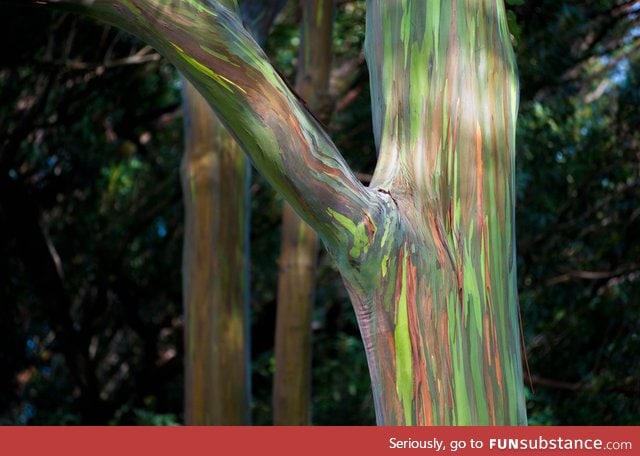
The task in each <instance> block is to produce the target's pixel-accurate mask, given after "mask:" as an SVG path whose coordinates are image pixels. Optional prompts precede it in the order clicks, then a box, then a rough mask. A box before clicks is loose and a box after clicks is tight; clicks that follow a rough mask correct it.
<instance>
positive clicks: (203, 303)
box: [181, 0, 284, 425]
mask: <svg viewBox="0 0 640 456" xmlns="http://www.w3.org/2000/svg"><path fill="white" fill-rule="evenodd" d="M283 5H284V1H282V0H274V1H271V2H265V1H263V0H261V1H254V0H246V1H244V2H242V9H241V10H242V13H243V14H242V17H243V22H244V23H245V24H246V25H247V27H249V29H250V31H251V32H252V33H253V35H254V36H255V38H256V40H257V41H258V42H260V43H264V41H265V40H266V37H267V31H268V30H269V28H270V25H271V23H272V22H273V20H274V18H275V16H277V14H278V12H279V11H280V9H281V8H282V6H283ZM183 83H184V89H183V99H184V102H183V109H184V114H185V117H184V118H185V140H186V141H185V153H184V156H183V159H182V166H181V174H182V186H183V198H184V207H185V241H184V253H183V266H182V269H183V275H182V276H183V279H182V289H183V296H184V298H183V299H184V309H185V315H184V318H185V341H184V343H185V356H186V357H185V382H184V392H185V415H184V419H185V423H186V424H194V425H209V424H213V425H216V424H219V425H240V424H249V423H250V422H251V409H250V399H251V397H250V396H251V388H250V383H251V382H250V380H251V364H250V358H249V355H250V352H249V340H250V339H249V334H250V332H249V329H250V321H249V318H250V316H249V209H250V206H249V185H250V175H251V174H250V168H249V162H248V160H247V159H246V158H245V156H244V153H243V152H242V150H241V149H240V147H239V146H238V144H237V143H236V142H235V140H234V139H233V138H232V137H231V135H230V134H229V133H228V132H227V130H226V129H225V127H224V126H223V124H222V123H221V122H220V121H219V120H218V118H217V117H216V116H215V114H214V113H213V111H212V110H211V108H210V107H209V106H208V104H207V102H206V100H204V98H202V96H201V95H200V94H199V93H198V92H197V91H196V90H195V89H194V88H193V86H192V85H191V84H190V83H189V82H188V81H186V80H184V82H183Z"/></svg>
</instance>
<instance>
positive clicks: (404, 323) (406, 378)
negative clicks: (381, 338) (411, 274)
mask: <svg viewBox="0 0 640 456" xmlns="http://www.w3.org/2000/svg"><path fill="white" fill-rule="evenodd" d="M402 262H403V264H402V285H401V289H400V296H398V304H397V308H398V312H397V314H396V328H395V331H394V336H393V339H394V343H395V346H396V389H397V393H398V395H399V396H400V400H401V401H402V407H403V409H404V421H405V424H407V425H411V424H413V412H412V400H413V381H412V372H411V371H412V359H411V338H410V337H409V317H408V314H407V305H408V303H407V257H406V256H405V257H403V258H402Z"/></svg>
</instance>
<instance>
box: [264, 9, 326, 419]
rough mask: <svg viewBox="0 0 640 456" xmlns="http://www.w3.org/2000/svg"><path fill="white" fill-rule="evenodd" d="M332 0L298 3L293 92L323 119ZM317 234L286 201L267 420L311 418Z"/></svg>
mask: <svg viewBox="0 0 640 456" xmlns="http://www.w3.org/2000/svg"><path fill="white" fill-rule="evenodd" d="M333 10H334V5H333V0H307V1H304V2H302V26H301V40H300V57H299V59H298V73H297V76H296V92H297V93H298V95H300V96H301V97H302V99H303V100H305V101H306V102H307V105H308V106H309V108H310V109H311V111H312V112H314V113H316V115H317V116H318V117H319V118H320V119H321V120H322V121H324V122H325V123H326V122H327V121H328V119H329V116H330V103H327V102H326V101H327V100H328V97H329V94H328V91H329V74H330V72H331V47H332V46H331V44H332V38H333V36H332V31H333ZM317 256H318V236H317V235H316V233H315V231H313V229H312V228H311V227H310V226H309V225H307V224H306V223H305V222H304V221H302V219H300V217H298V215H297V214H296V213H295V211H294V210H293V209H292V208H291V206H290V205H289V204H288V203H285V204H284V207H283V215H282V240H281V247H280V261H279V267H280V274H279V277H278V312H277V318H276V341H275V361H276V368H275V376H274V387H273V423H274V424H276V425H297V426H300V425H305V424H309V422H310V420H311V409H310V403H311V353H312V349H311V320H312V314H313V303H314V296H315V273H316V263H317Z"/></svg>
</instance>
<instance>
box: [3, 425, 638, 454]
mask: <svg viewBox="0 0 640 456" xmlns="http://www.w3.org/2000/svg"><path fill="white" fill-rule="evenodd" d="M407 452H408V454H423V455H431V454H433V455H438V454H442V455H452V454H453V455H477V456H481V455H539V454H543V455H544V454H549V455H556V454H557V455H560V454H562V455H567V456H569V455H598V454H609V455H611V456H613V455H639V454H640V428H638V427H475V426H473V427H421V428H417V427H0V455H20V456H22V455H24V456H31V455H34V456H36V455H37V456H47V455H58V454H59V455H65V456H75V455H78V456H80V455H81V456H101V455H104V456H127V455H136V456H143V455H152V456H163V455H167V456H169V455H171V456H183V455H185V456H200V455H202V456H205V455H206V456H210V455H252V456H254V455H278V456H286V455H296V456H298V455H301V456H313V455H322V456H337V455H343V454H345V455H350V456H351V455H353V456H356V455H360V454H364V455H367V456H369V455H378V454H384V455H389V454H395V455H399V454H407Z"/></svg>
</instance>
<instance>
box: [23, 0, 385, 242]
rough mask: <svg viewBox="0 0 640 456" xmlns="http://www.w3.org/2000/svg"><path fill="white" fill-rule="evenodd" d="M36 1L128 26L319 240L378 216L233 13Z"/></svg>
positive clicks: (184, 4)
mask: <svg viewBox="0 0 640 456" xmlns="http://www.w3.org/2000/svg"><path fill="white" fill-rule="evenodd" d="M29 2H31V3H35V2H36V0H29ZM43 2H44V3H46V4H59V5H60V6H62V7H65V8H69V9H71V10H75V11H78V12H81V13H84V14H86V15H88V16H91V17H94V18H96V19H99V20H102V21H105V22H107V23H110V24H113V25H115V26H117V27H120V28H122V29H124V30H127V31H129V32H131V33H134V34H136V35H138V36H139V37H140V38H142V39H143V40H144V41H146V42H147V43H149V44H150V45H152V46H153V47H154V48H155V49H156V50H157V51H158V52H159V53H160V54H162V55H163V56H165V57H166V58H167V59H168V60H169V61H170V62H172V63H173V64H175V65H176V66H177V67H178V69H179V70H180V71H181V72H182V73H183V74H184V75H185V76H186V77H187V78H188V79H189V80H190V81H191V82H192V83H193V84H194V86H195V87H196V88H197V89H198V91H199V92H200V93H202V94H203V95H204V96H205V98H206V99H207V100H208V101H209V103H210V104H211V106H212V107H213V108H214V110H215V111H216V112H217V114H218V115H219V116H220V119H221V120H222V121H223V123H224V124H225V126H226V127H227V128H228V129H229V130H230V132H231V133H232V134H233V136H234V137H235V138H236V140H237V141H238V142H239V144H240V145H241V146H242V148H243V149H244V150H245V152H246V153H248V155H249V156H250V158H251V160H252V162H253V164H254V165H255V166H256V168H257V169H258V170H259V171H260V172H261V173H262V174H263V175H264V176H265V177H266V178H267V179H268V180H269V182H270V183H271V184H272V185H273V186H274V187H275V188H276V189H277V190H278V191H279V192H280V193H282V195H283V196H284V197H285V199H286V200H287V201H288V202H289V203H290V204H291V205H292V206H293V208H294V209H295V210H296V212H298V214H299V215H300V216H301V217H302V218H303V219H304V220H305V221H306V222H307V223H309V224H310V225H311V226H312V227H313V228H314V229H316V230H317V231H318V234H319V235H320V237H321V238H322V239H323V241H324V242H325V244H327V246H333V247H339V246H344V244H345V243H349V242H352V241H351V240H352V239H353V236H354V232H355V228H354V226H355V227H357V226H359V225H360V223H361V222H362V221H363V220H365V219H368V220H370V219H371V218H377V217H381V216H382V215H381V214H380V212H381V211H382V210H381V209H377V207H378V206H379V205H381V204H382V198H380V197H379V196H378V195H377V194H376V193H375V192H371V191H369V190H367V189H366V188H365V187H364V186H363V185H362V184H361V183H360V181H359V180H358V179H357V178H356V176H355V175H354V174H353V173H352V172H351V170H350V169H349V167H348V166H347V164H346V162H345V161H344V159H343V158H342V156H341V155H340V153H339V152H338V150H337V149H336V147H335V145H334V144H333V143H332V142H331V140H330V139H329V137H328V135H327V134H326V133H325V132H324V131H323V129H322V128H321V127H320V126H319V124H318V123H317V121H316V120H315V119H314V118H313V116H312V115H311V114H309V112H308V111H307V109H306V108H305V107H304V105H303V104H302V103H301V102H300V101H299V100H298V98H297V97H296V96H295V95H294V94H293V93H292V92H291V91H290V90H289V88H288V87H287V85H286V84H285V83H284V82H283V80H282V79H281V78H280V76H279V75H278V74H277V72H276V71H275V69H274V68H273V67H272V66H271V64H270V63H269V61H268V59H267V57H266V55H265V54H264V52H263V51H262V49H261V48H260V47H259V46H258V45H257V44H256V42H255V41H254V40H253V39H252V38H251V36H250V35H249V33H248V32H247V31H246V30H245V29H244V27H243V25H242V22H241V20H240V19H239V18H238V16H237V15H236V14H234V13H232V12H231V11H230V10H229V9H227V8H225V7H224V6H222V5H221V4H220V2H205V1H198V0H182V1H166V0H127V1H125V0H93V1H91V0H88V1H87V0H64V1H57V0H38V3H43ZM347 219H348V220H351V221H354V222H355V224H353V223H349V224H345V223H344V221H345V220H347ZM336 250H337V251H338V252H340V251H343V250H344V248H337V249H335V250H334V251H336Z"/></svg>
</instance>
